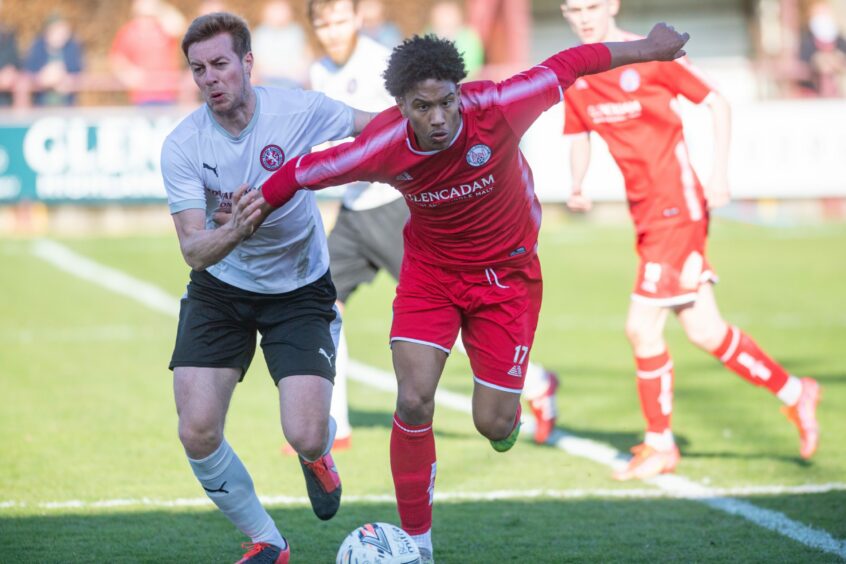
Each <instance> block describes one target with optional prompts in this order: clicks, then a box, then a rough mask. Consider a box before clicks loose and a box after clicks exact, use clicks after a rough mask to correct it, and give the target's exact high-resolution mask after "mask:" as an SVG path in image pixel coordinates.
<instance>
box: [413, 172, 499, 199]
mask: <svg viewBox="0 0 846 564" xmlns="http://www.w3.org/2000/svg"><path fill="white" fill-rule="evenodd" d="M493 189H494V175H493V174H491V175H489V176H487V177H483V178H479V179H477V180H475V181H474V182H473V184H459V185H458V186H453V187H452V188H443V189H441V190H432V191H430V192H420V193H419V194H406V195H405V197H406V199H408V200H409V201H411V202H414V203H415V204H428V205H437V204H439V203H444V202H451V201H453V200H461V199H467V198H478V197H479V196H484V195H487V194H490V193H491V192H492V191H493Z"/></svg>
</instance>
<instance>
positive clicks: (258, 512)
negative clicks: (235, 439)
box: [188, 439, 286, 549]
mask: <svg viewBox="0 0 846 564" xmlns="http://www.w3.org/2000/svg"><path fill="white" fill-rule="evenodd" d="M188 462H189V463H191V468H192V469H193V470H194V475H195V476H196V477H197V479H198V480H199V481H200V484H201V485H202V486H203V489H204V490H206V495H207V496H209V499H211V500H212V501H213V502H214V504H215V505H217V507H218V508H219V509H220V510H221V511H222V512H223V514H224V515H226V518H227V519H229V520H230V521H231V522H232V524H233V525H235V526H236V527H238V530H240V531H241V532H242V533H244V534H245V535H247V536H248V537H250V540H251V541H252V542H254V543H259V542H266V543H269V544H272V545H274V546H278V547H280V548H283V549H284V548H285V546H286V545H285V539H284V538H282V535H281V534H280V533H279V529H277V528H276V524H275V523H274V522H273V519H271V518H270V515H268V513H267V511H265V510H264V507H262V506H261V502H259V499H258V496H256V491H255V488H254V487H253V480H252V478H250V474H249V473H248V472H247V469H246V468H245V467H244V464H243V463H242V462H241V459H240V458H238V455H237V454H235V451H234V450H232V447H230V446H229V443H227V442H226V439H223V442H222V443H221V444H220V446H219V447H218V449H217V450H216V451H214V452H213V453H211V454H210V455H209V456H207V457H205V458H203V459H201V460H194V459H192V458H188Z"/></svg>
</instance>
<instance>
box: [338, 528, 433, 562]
mask: <svg viewBox="0 0 846 564" xmlns="http://www.w3.org/2000/svg"><path fill="white" fill-rule="evenodd" d="M335 562H336V564H419V562H420V551H419V550H418V549H417V544H415V542H414V541H413V540H411V537H410V536H408V533H406V532H405V531H403V530H402V529H400V528H399V527H396V526H394V525H391V524H390V523H367V524H366V525H362V526H361V527H359V528H357V529H356V530H354V531H353V532H351V533H350V534H348V535H347V538H345V539H344V542H342V543H341V548H339V549H338V556H337V558H336V559H335Z"/></svg>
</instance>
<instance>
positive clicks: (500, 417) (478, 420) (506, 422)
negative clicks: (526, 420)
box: [473, 412, 515, 441]
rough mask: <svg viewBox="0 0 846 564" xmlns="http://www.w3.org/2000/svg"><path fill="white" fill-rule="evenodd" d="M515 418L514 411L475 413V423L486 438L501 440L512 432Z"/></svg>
mask: <svg viewBox="0 0 846 564" xmlns="http://www.w3.org/2000/svg"><path fill="white" fill-rule="evenodd" d="M514 418H515V414H514V413H511V414H508V413H492V412H486V413H473V424H474V425H476V430H477V431H479V433H480V434H481V435H482V436H483V437H485V438H486V439H489V440H491V441H499V440H502V439H504V438H505V437H507V436H508V435H510V434H511V431H512V430H513V429H514Z"/></svg>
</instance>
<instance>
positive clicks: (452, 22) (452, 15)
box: [429, 0, 485, 79]
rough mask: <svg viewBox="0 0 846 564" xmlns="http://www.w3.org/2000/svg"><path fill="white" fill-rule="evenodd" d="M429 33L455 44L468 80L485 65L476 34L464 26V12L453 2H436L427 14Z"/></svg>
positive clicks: (481, 48)
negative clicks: (462, 59)
mask: <svg viewBox="0 0 846 564" xmlns="http://www.w3.org/2000/svg"><path fill="white" fill-rule="evenodd" d="M429 23H430V26H431V27H430V31H431V32H432V33H434V34H435V35H437V36H438V37H442V38H444V39H449V40H450V41H452V42H454V43H455V48H456V49H458V52H459V53H461V54H462V56H463V57H464V66H465V68H466V69H467V76H468V77H470V79H473V77H474V76H475V75H476V74H477V73H478V72H479V70H481V68H482V67H483V66H484V64H485V48H484V46H483V45H482V39H481V38H480V37H479V34H478V32H477V31H476V30H475V29H473V28H472V27H470V26H469V25H467V24H465V22H464V12H463V11H462V9H461V6H460V5H459V4H458V2H456V1H455V0H438V1H437V2H435V4H434V5H433V6H432V10H431V12H429Z"/></svg>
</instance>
